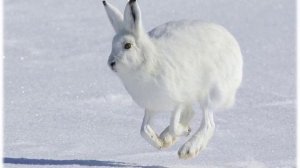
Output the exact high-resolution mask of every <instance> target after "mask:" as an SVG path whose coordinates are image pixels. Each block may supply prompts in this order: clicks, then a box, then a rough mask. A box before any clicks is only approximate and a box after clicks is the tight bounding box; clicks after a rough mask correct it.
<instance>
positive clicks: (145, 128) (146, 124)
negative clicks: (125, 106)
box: [141, 109, 163, 149]
mask: <svg viewBox="0 0 300 168" xmlns="http://www.w3.org/2000/svg"><path fill="white" fill-rule="evenodd" d="M152 114H153V113H152V112H151V111H150V110H147V109H146V110H145V115H144V119H143V124H142V127H141V135H142V137H143V138H145V139H146V140H147V141H148V142H149V143H150V144H151V145H152V146H154V147H156V148H158V149H161V148H162V145H163V142H162V140H161V139H160V138H159V137H158V135H157V134H156V133H155V131H154V130H153V129H152V128H151V126H150V121H151V118H152Z"/></svg>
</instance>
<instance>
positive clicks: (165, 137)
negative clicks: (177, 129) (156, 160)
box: [159, 127, 177, 148]
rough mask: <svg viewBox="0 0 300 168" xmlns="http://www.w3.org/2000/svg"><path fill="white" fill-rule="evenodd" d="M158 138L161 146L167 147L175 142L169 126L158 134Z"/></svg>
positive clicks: (175, 138)
mask: <svg viewBox="0 0 300 168" xmlns="http://www.w3.org/2000/svg"><path fill="white" fill-rule="evenodd" d="M159 138H160V139H161V140H162V142H163V145H162V147H163V148H168V147H170V146H172V145H174V144H175V142H176V140H177V137H176V136H174V135H172V134H171V133H170V130H169V127H167V128H166V129H165V130H164V131H163V132H162V133H161V134H160V135H159Z"/></svg>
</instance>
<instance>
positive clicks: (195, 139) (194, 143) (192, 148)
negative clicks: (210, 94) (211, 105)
mask: <svg viewBox="0 0 300 168" xmlns="http://www.w3.org/2000/svg"><path fill="white" fill-rule="evenodd" d="M214 130H215V123H214V118H213V112H212V111H211V110H209V109H208V108H203V119H202V123H201V126H200V128H199V129H198V130H197V132H196V133H195V134H194V135H193V136H192V137H191V139H189V140H188V141H187V142H186V143H185V144H184V145H183V146H182V147H181V148H180V149H179V151H178V155H179V157H180V158H181V159H189V158H193V157H195V156H197V155H198V154H199V152H200V151H201V150H203V149H204V148H205V147H206V145H207V144H208V142H209V140H210V139H211V137H212V136H213V133H214Z"/></svg>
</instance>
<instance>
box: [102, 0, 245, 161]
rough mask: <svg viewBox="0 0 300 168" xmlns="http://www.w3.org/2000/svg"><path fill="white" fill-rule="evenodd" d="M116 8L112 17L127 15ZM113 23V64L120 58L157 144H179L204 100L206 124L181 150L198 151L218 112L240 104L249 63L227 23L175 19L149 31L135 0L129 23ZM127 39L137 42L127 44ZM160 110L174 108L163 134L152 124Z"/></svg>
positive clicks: (148, 135) (118, 67)
mask: <svg viewBox="0 0 300 168" xmlns="http://www.w3.org/2000/svg"><path fill="white" fill-rule="evenodd" d="M110 6H111V5H110ZM110 6H107V5H106V6H105V7H106V9H107V8H109V7H110ZM114 10H115V9H114ZM114 10H107V11H109V12H107V14H108V16H109V18H116V17H117V18H121V17H119V14H118V13H116V14H114V12H113V11H114ZM114 15H116V16H114ZM110 20H112V19H110ZM112 25H113V27H114V29H115V30H116V36H115V37H114V39H113V44H112V52H111V55H110V58H109V61H108V63H109V64H111V63H112V62H115V66H114V70H115V71H116V74H117V75H118V76H119V77H120V79H121V80H122V82H123V84H124V86H125V88H126V89H127V91H128V93H129V94H130V95H131V96H132V98H133V100H134V101H135V102H136V103H137V104H138V105H139V106H141V107H142V108H145V109H146V110H145V117H144V122H143V125H142V128H141V134H142V135H143V137H144V138H145V139H146V140H147V141H149V142H150V144H152V145H153V146H155V147H157V148H163V147H168V146H170V145H172V144H174V143H175V141H176V139H177V137H178V136H181V135H188V134H189V132H190V128H189V126H188V123H189V121H190V120H191V118H192V116H193V115H191V114H193V110H192V108H191V107H192V105H193V104H195V103H200V105H201V107H202V109H203V121H202V124H201V126H200V128H199V130H198V131H197V132H196V133H195V134H194V135H193V137H192V138H191V139H190V140H189V141H188V142H187V143H186V144H184V145H183V146H182V147H181V148H180V150H179V152H178V154H179V157H180V158H183V159H186V158H192V157H194V156H196V155H197V154H198V153H199V151H201V150H202V149H204V147H205V146H206V145H207V143H208V141H209V139H210V138H211V137H212V135H213V132H214V128H215V125H214V121H213V113H212V111H214V110H217V109H224V108H228V107H230V106H231V105H233V103H234V100H235V94H236V91H237V89H238V87H239V85H240V83H241V80H242V66H243V63H242V55H241V52H240V48H239V45H238V43H237V42H236V40H235V39H234V37H233V36H232V35H231V34H230V33H229V32H228V31H227V30H225V29H224V28H223V27H221V26H219V25H216V24H211V23H201V22H198V21H177V22H169V23H166V24H163V25H161V26H159V27H157V28H155V29H153V30H152V31H150V32H149V33H145V31H144V29H143V26H142V20H141V12H140V10H139V7H138V4H137V2H135V1H129V2H128V4H127V6H126V8H125V12H124V21H123V24H119V22H118V24H114V22H112ZM125 43H131V44H132V47H131V48H130V49H128V50H126V49H124V44H125ZM157 111H172V113H171V114H172V115H171V119H170V126H168V127H167V128H166V129H165V130H164V131H163V133H162V134H161V135H157V134H156V133H155V132H154V130H152V128H151V127H150V124H149V122H150V119H151V117H152V116H153V113H154V112H157Z"/></svg>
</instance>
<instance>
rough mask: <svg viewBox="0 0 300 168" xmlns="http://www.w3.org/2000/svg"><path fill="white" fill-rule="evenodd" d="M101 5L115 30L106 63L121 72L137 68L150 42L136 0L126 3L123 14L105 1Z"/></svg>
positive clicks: (143, 60)
mask: <svg viewBox="0 0 300 168" xmlns="http://www.w3.org/2000/svg"><path fill="white" fill-rule="evenodd" d="M103 5H104V7H105V10H106V13H107V15H108V18H109V20H110V22H111V24H112V26H113V28H114V30H115V32H116V35H115V37H114V38H113V41H112V50H111V54H110V56H109V59H108V65H109V66H110V67H111V69H112V70H113V71H115V72H121V73H122V72H127V71H132V70H136V69H138V68H139V67H141V66H142V65H143V64H144V62H145V54H144V53H145V51H146V50H147V48H149V45H150V44H149V40H148V35H147V34H146V33H145V32H144V29H143V26H142V20H141V11H140V9H139V6H138V4H137V2H136V0H130V1H129V2H128V3H127V5H126V8H125V12H124V16H123V15H122V14H121V13H120V12H119V10H118V9H117V8H115V7H113V6H112V5H111V4H109V3H107V2H106V1H103Z"/></svg>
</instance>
